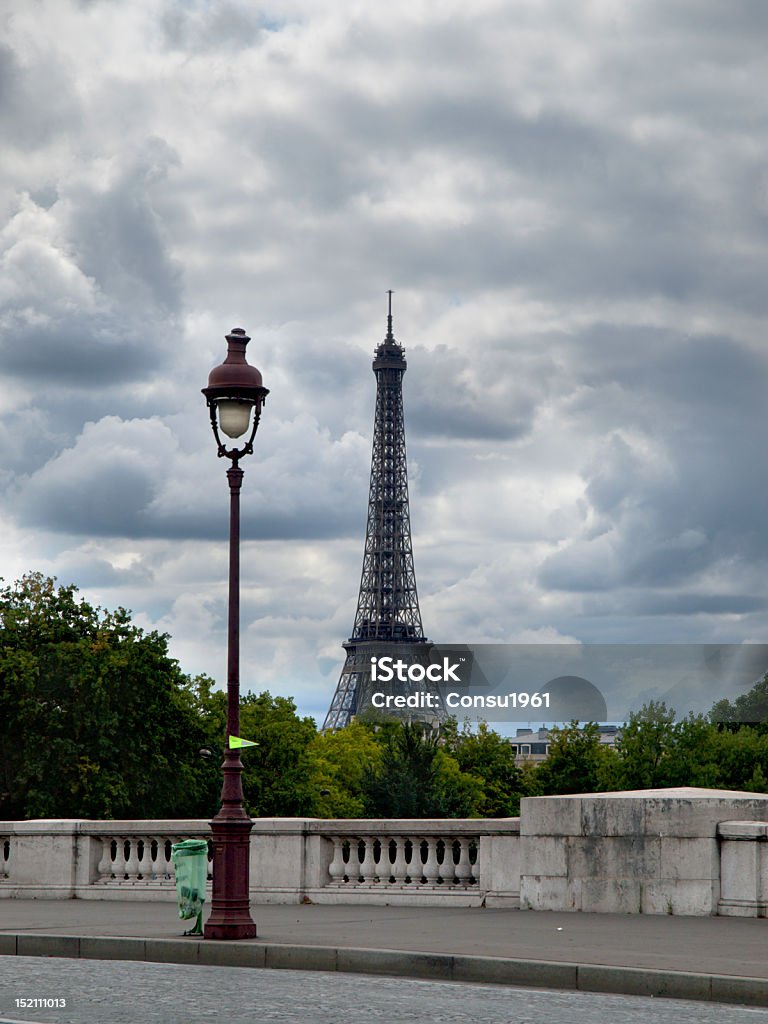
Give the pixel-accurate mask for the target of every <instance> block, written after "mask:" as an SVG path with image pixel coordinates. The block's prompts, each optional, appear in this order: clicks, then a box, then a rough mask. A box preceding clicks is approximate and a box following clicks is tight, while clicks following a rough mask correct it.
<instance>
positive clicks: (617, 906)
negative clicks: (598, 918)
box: [579, 878, 643, 914]
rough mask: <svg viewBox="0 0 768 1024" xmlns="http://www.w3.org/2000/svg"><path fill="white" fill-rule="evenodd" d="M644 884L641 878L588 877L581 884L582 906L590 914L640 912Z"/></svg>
mask: <svg viewBox="0 0 768 1024" xmlns="http://www.w3.org/2000/svg"><path fill="white" fill-rule="evenodd" d="M642 893H643V886H642V882H641V881H640V880H639V879H633V878H618V879H609V878H603V879H588V880H586V881H584V882H582V884H581V906H580V908H579V909H581V910H583V911H584V912H585V913H588V914H639V913H640V910H641V906H642Z"/></svg>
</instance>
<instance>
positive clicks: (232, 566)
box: [203, 327, 269, 939]
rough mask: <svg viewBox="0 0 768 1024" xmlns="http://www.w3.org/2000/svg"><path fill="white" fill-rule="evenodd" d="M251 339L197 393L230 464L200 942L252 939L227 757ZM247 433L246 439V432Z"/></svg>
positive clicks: (243, 851) (236, 755)
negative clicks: (216, 758)
mask: <svg viewBox="0 0 768 1024" xmlns="http://www.w3.org/2000/svg"><path fill="white" fill-rule="evenodd" d="M250 340H251V339H250V338H249V337H248V336H247V335H246V333H245V331H244V330H243V329H242V327H235V328H234V329H233V330H232V331H231V332H230V333H229V334H228V335H227V358H226V359H225V360H224V362H223V363H222V364H221V366H217V367H216V368H215V369H214V370H211V372H210V375H209V377H208V387H207V388H203V394H204V395H205V400H206V402H207V403H208V408H209V409H210V412H211V427H212V428H213V436H214V437H215V438H216V444H217V446H218V453H219V457H220V458H227V459H229V460H230V461H231V463H232V465H231V466H230V467H229V469H228V470H227V480H228V481H229V628H228V637H227V736H226V742H225V744H224V763H223V765H222V768H223V771H224V784H223V786H222V790H221V808H220V809H219V812H218V814H217V815H216V817H215V818H214V819H213V821H212V822H211V838H212V840H213V900H212V904H211V915H210V917H209V918H208V921H207V922H206V925H205V937H206V939H252V938H254V937H255V935H256V925H255V924H254V922H253V921H252V920H251V913H250V909H249V892H248V860H249V852H250V840H251V829H252V828H253V822H252V821H251V819H250V818H249V817H248V815H247V814H246V813H245V808H244V807H243V780H242V772H243V765H242V762H241V760H240V752H239V750H237V749H234V750H231V749H230V746H229V737H230V736H239V735H240V487H241V485H242V482H243V471H242V469H240V466H239V465H238V463H239V460H240V459H241V458H242V457H243V456H244V455H251V454H253V439H254V437H255V436H256V428H257V427H258V425H259V418H260V416H261V407H262V406H263V405H264V399H265V398H266V397H267V395H268V394H269V391H268V389H267V388H265V387H264V385H263V384H262V380H261V374H260V373H259V371H258V370H257V369H256V367H255V366H249V365H248V362H247V361H246V358H245V347H246V345H247V344H248V342H249V341H250ZM249 431H250V433H249ZM222 434H226V436H227V437H230V438H232V439H233V440H237V439H238V438H243V437H245V436H246V435H247V436H248V440H247V441H246V442H245V443H244V444H243V446H242V447H241V448H227V446H226V443H225V442H224V441H222V439H221V435H222Z"/></svg>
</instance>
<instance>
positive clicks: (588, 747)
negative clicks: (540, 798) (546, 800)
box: [528, 721, 615, 795]
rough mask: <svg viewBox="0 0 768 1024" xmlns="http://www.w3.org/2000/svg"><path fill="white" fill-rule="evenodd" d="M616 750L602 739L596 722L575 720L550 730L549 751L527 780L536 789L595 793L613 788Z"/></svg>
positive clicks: (558, 792)
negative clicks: (601, 740) (582, 723)
mask: <svg viewBox="0 0 768 1024" xmlns="http://www.w3.org/2000/svg"><path fill="white" fill-rule="evenodd" d="M614 772H615V753H614V751H613V750H611V748H610V747H608V746H606V744H604V743H601V742H600V730H599V728H598V726H597V724H596V723H595V722H588V723H586V724H585V725H580V724H579V723H578V722H576V721H573V722H570V723H569V724H568V725H565V726H562V727H561V728H554V729H551V730H550V747H549V755H548V757H547V759H546V761H542V762H541V763H540V764H539V765H537V766H536V769H535V772H534V773H533V775H532V777H529V780H528V784H529V785H530V786H531V789H532V790H533V793H532V795H536V793H537V792H538V793H544V794H553V795H554V794H565V793H596V792H600V791H602V790H605V789H611V788H613V779H614Z"/></svg>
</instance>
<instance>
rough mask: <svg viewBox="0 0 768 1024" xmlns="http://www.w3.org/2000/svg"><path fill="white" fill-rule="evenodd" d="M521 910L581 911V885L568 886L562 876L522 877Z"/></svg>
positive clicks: (566, 880)
mask: <svg viewBox="0 0 768 1024" xmlns="http://www.w3.org/2000/svg"><path fill="white" fill-rule="evenodd" d="M520 908H521V910H581V884H580V883H576V884H574V885H572V886H569V884H568V879H566V878H564V877H563V876H556V877H553V876H551V875H522V876H521V878H520Z"/></svg>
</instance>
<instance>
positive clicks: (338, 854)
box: [328, 836, 347, 885]
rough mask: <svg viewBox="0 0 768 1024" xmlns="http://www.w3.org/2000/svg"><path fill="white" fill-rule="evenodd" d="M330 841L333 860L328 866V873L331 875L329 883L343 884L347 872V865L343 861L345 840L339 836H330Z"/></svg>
mask: <svg viewBox="0 0 768 1024" xmlns="http://www.w3.org/2000/svg"><path fill="white" fill-rule="evenodd" d="M330 838H331V842H332V843H333V860H332V861H331V864H330V866H329V868H328V874H329V875H330V876H331V883H330V884H331V885H343V884H344V882H345V881H346V879H345V878H344V876H345V874H346V873H347V865H346V864H345V863H344V842H345V840H344V839H343V838H342V837H341V836H331V837H330Z"/></svg>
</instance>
